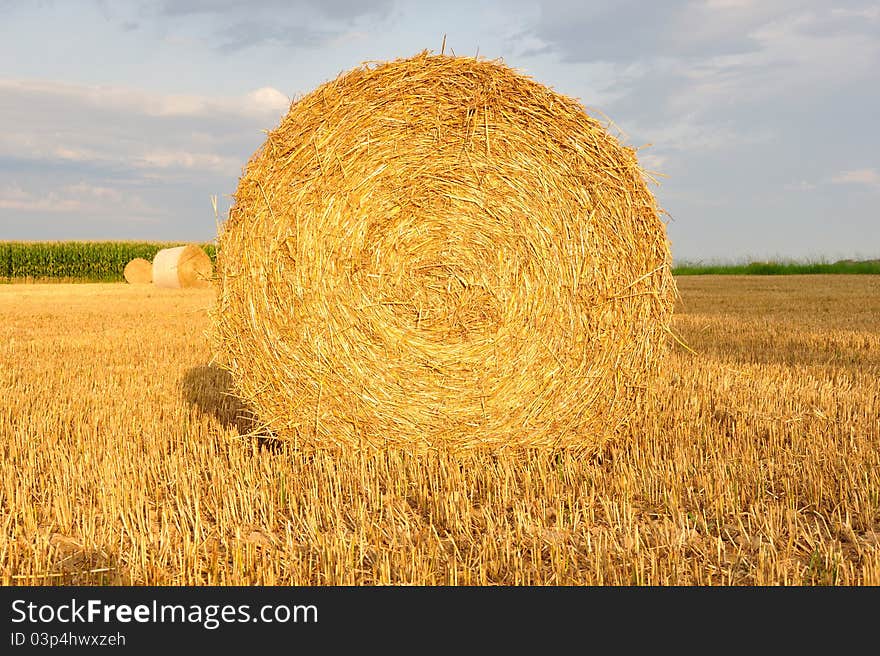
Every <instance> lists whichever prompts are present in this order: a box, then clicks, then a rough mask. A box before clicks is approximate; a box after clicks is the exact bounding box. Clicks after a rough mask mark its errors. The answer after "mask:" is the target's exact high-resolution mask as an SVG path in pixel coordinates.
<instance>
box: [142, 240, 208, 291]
mask: <svg viewBox="0 0 880 656" xmlns="http://www.w3.org/2000/svg"><path fill="white" fill-rule="evenodd" d="M212 272H213V266H212V265H211V258H209V257H208V255H207V253H205V251H203V250H202V249H201V248H199V247H198V246H196V245H194V244H188V245H187V246H177V247H176V248H164V249H162V250H161V251H159V252H158V253H156V256H155V257H154V258H153V284H154V285H156V287H168V288H178V287H207V286H208V285H210V281H211V274H212Z"/></svg>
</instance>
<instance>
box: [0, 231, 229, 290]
mask: <svg viewBox="0 0 880 656" xmlns="http://www.w3.org/2000/svg"><path fill="white" fill-rule="evenodd" d="M180 245H181V243H180V242H127V241H126V242H121V241H91V242H89V241H60V242H16V241H7V242H0V282H12V281H41V280H45V281H50V280H51V281H67V282H122V281H123V280H124V278H123V276H122V271H123V269H125V265H126V264H127V263H128V262H130V261H131V260H133V259H135V258H137V257H142V258H144V259H145V260H149V261H152V260H153V257H154V256H155V255H156V253H157V252H158V251H160V250H161V249H163V248H170V247H173V246H180ZM200 246H201V247H202V248H203V249H204V250H205V252H206V253H207V254H208V256H209V257H210V258H211V261H212V262H213V261H214V258H215V251H214V244H200Z"/></svg>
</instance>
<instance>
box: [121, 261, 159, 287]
mask: <svg viewBox="0 0 880 656" xmlns="http://www.w3.org/2000/svg"><path fill="white" fill-rule="evenodd" d="M122 275H123V277H124V278H125V282H127V283H128V284H129V285H149V284H150V283H151V282H153V265H152V264H150V261H149V260H145V259H144V258H142V257H136V258H134V259H133V260H132V261H131V262H129V263H128V264H126V265H125V269H123V270H122Z"/></svg>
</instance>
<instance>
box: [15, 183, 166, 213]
mask: <svg viewBox="0 0 880 656" xmlns="http://www.w3.org/2000/svg"><path fill="white" fill-rule="evenodd" d="M0 209H5V210H16V211H18V212H42V213H49V214H71V213H76V214H78V215H80V216H86V217H87V216H95V217H98V216H100V217H106V216H121V215H124V216H125V217H126V219H127V220H138V219H144V218H147V217H149V216H150V215H152V214H154V211H153V210H152V209H151V208H150V207H149V206H148V205H147V203H146V202H145V201H144V199H143V198H141V197H140V196H139V195H137V194H131V193H127V192H124V191H122V190H120V189H115V188H112V187H107V186H102V185H93V184H90V183H87V182H78V183H75V184H70V185H63V186H60V187H55V188H48V189H45V190H40V191H35V190H26V189H24V188H23V187H21V186H20V185H16V184H12V185H7V186H5V187H2V188H0Z"/></svg>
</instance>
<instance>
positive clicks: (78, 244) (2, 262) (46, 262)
mask: <svg viewBox="0 0 880 656" xmlns="http://www.w3.org/2000/svg"><path fill="white" fill-rule="evenodd" d="M180 245H181V242H134V241H92V242H88V241H59V242H16V241H7V242H0V282H11V281H18V280H65V281H77V282H122V281H123V280H124V278H123V277H122V271H123V269H124V268H125V265H126V264H128V263H129V262H130V261H131V260H133V259H135V258H136V257H142V258H144V259H145V260H149V261H152V260H153V257H154V256H155V255H156V253H157V252H158V251H159V250H161V249H163V248H170V247H172V246H180ZM200 246H202V248H204V249H205V252H206V253H207V254H208V256H209V257H210V258H211V261H212V262H213V261H214V260H215V257H216V253H215V248H214V244H200ZM673 273H674V274H675V275H678V276H686V275H707V274H709V275H711V274H715V275H719V274H740V275H786V274H805V273H868V274H880V260H868V261H852V260H843V261H838V262H744V263H738V264H717V263H716V264H704V263H699V262H698V263H694V262H681V263H678V264H676V266H674V267H673Z"/></svg>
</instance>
